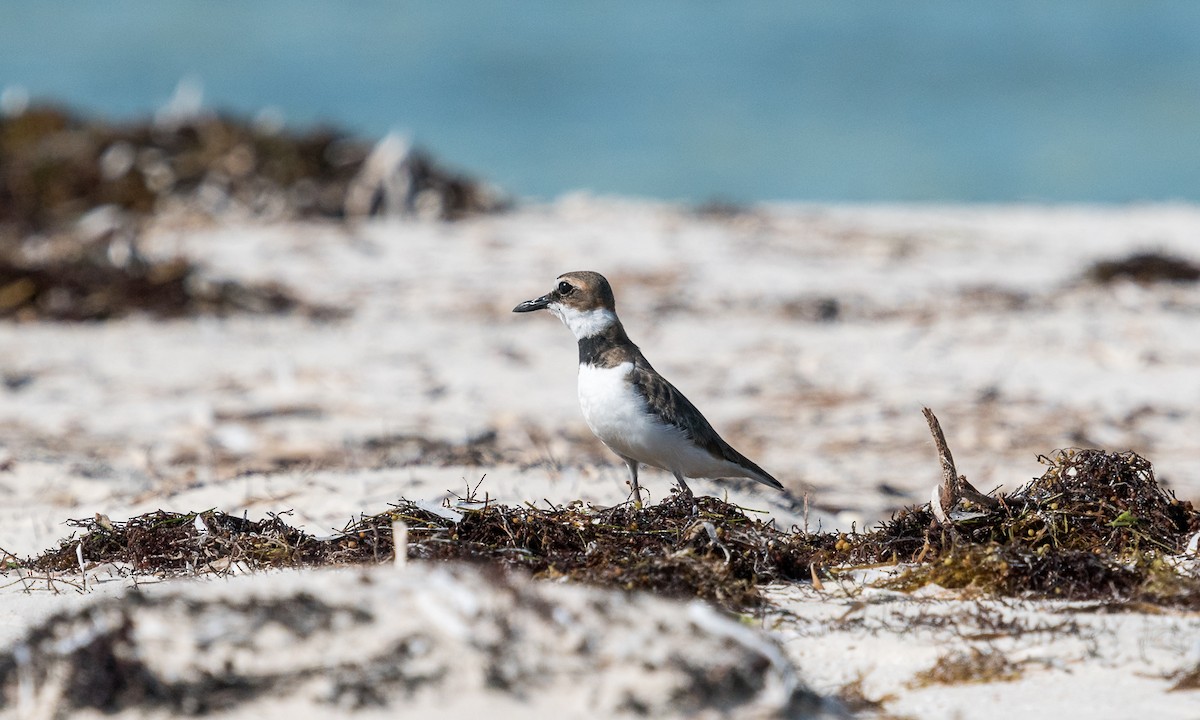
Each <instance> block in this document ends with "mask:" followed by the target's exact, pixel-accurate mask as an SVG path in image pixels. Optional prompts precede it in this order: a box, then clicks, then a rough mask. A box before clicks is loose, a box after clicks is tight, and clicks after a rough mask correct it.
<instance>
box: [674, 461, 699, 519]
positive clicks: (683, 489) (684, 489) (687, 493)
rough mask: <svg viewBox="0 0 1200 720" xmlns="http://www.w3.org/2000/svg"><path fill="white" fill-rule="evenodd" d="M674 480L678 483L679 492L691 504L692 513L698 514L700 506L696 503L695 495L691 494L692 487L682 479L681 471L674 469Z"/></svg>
mask: <svg viewBox="0 0 1200 720" xmlns="http://www.w3.org/2000/svg"><path fill="white" fill-rule="evenodd" d="M675 482H677V483H679V492H680V493H681V494H682V495H683V496H684V497H685V498H687V500H688V502H690V503H691V504H692V514H693V515H698V514H700V506H699V505H697V504H696V496H695V495H693V494H692V489H691V488H690V487H688V484H687V482H686V481H685V480H684V479H683V473H681V472H679V471H675Z"/></svg>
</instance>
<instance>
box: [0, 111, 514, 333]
mask: <svg viewBox="0 0 1200 720" xmlns="http://www.w3.org/2000/svg"><path fill="white" fill-rule="evenodd" d="M507 205H508V201H507V200H505V199H503V198H502V197H501V196H500V195H499V194H498V193H496V192H495V191H493V190H491V189H490V188H488V187H486V186H485V185H484V184H482V183H480V182H478V181H476V180H474V179H472V178H470V177H467V176H465V175H462V174H460V173H456V172H452V171H449V170H446V169H444V168H443V167H441V166H440V165H439V164H437V163H436V162H434V161H433V159H432V158H431V157H430V156H429V155H428V154H427V153H425V152H423V151H421V150H417V149H412V148H409V147H408V146H407V145H406V144H404V143H398V142H397V141H396V140H395V139H392V138H389V139H385V140H384V141H381V142H380V143H378V144H375V145H374V146H373V145H372V144H371V143H369V142H365V141H363V140H361V139H357V138H354V137H351V136H349V135H346V134H344V133H342V132H339V131H337V130H333V129H329V128H315V129H311V130H301V131H294V130H289V129H287V128H283V127H279V126H277V125H272V124H270V123H264V122H252V121H246V120H243V119H239V118H236V117H232V116H226V115H220V114H216V113H207V112H196V113H194V114H190V115H186V116H166V115H164V116H162V117H158V118H155V119H148V120H141V121H137V122H128V123H110V122H106V121H102V120H98V119H93V118H86V117H83V116H80V115H77V114H74V113H72V112H70V111H68V110H65V109H62V108H59V107H54V106H35V107H31V108H28V109H24V110H22V111H21V112H17V113H12V114H7V115H5V114H0V319H4V318H11V319H17V320H59V321H81V320H107V319H112V318H118V317H123V316H126V315H129V314H131V313H134V312H145V313H148V314H151V315H153V316H156V317H160V318H174V317H181V316H190V315H222V316H223V315H229V314H232V313H258V314H266V313H270V314H279V313H288V312H299V313H302V314H305V315H308V316H310V317H314V318H316V319H330V318H335V317H337V316H339V315H341V314H343V313H342V311H340V310H337V309H334V308H327V307H320V306H315V305H312V304H309V303H306V302H304V301H302V300H301V299H299V298H298V297H296V296H295V294H294V293H292V292H291V291H289V290H288V289H287V288H284V287H282V286H279V285H275V284H258V285H252V284H244V283H239V282H235V281H231V280H213V279H208V278H206V277H205V276H204V275H203V273H202V272H201V269H200V268H199V266H198V265H197V264H196V263H193V262H191V261H190V260H187V259H184V258H167V259H158V258H151V257H148V256H146V255H144V254H142V253H141V252H140V251H139V237H140V236H141V235H142V233H143V231H144V229H145V227H146V226H147V225H148V224H149V222H151V219H152V218H154V217H162V216H166V217H175V218H182V219H185V220H186V221H189V222H190V221H194V220H196V219H200V220H203V219H206V218H215V217H221V216H235V217H239V218H245V217H250V218H260V219H266V220H287V219H312V218H323V219H330V220H342V219H346V218H348V217H359V216H368V215H377V214H383V213H390V212H395V213H401V214H418V215H421V216H423V217H436V218H439V219H443V220H455V219H459V218H463V217H467V216H469V215H474V214H478V213H488V212H497V211H500V210H503V209H504V208H505V207H507Z"/></svg>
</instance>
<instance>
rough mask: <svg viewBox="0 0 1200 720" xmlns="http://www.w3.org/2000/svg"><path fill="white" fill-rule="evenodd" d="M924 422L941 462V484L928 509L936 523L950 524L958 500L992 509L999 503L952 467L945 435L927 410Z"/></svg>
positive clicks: (952, 457)
mask: <svg viewBox="0 0 1200 720" xmlns="http://www.w3.org/2000/svg"><path fill="white" fill-rule="evenodd" d="M921 411H922V412H923V413H924V414H925V422H927V423H929V432H930V433H932V434H933V444H934V445H935V446H937V452H938V459H940V460H941V462H942V483H941V484H940V485H938V486H937V487H936V488H934V490H933V497H932V498H930V501H929V505H930V509H932V510H933V515H934V517H936V518H937V520H938V522H940V523H941V524H943V525H946V524H948V523H949V522H950V520H949V518H950V512H951V511H952V510H953V509H954V506H955V505H957V504H958V501H959V500H964V499H965V500H970V501H971V502H973V503H976V504H977V505H982V506H983V507H986V508H994V507H998V506H999V505H1000V502H999V501H998V500H996V498H994V497H989V496H988V495H984V494H983V493H981V492H979V491H978V490H976V489H975V486H974V485H972V484H971V483H969V482H967V478H966V476H965V475H959V474H958V470H957V469H956V468H955V467H954V456H953V455H951V454H950V446H949V445H947V444H946V435H945V434H944V433H943V432H942V424H941V423H939V422H938V419H937V416H936V415H934V414H933V411H932V410H930V409H929V408H922V410H921Z"/></svg>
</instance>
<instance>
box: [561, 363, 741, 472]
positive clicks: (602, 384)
mask: <svg viewBox="0 0 1200 720" xmlns="http://www.w3.org/2000/svg"><path fill="white" fill-rule="evenodd" d="M632 369H633V365H632V364H631V363H623V364H621V365H618V366H616V367H612V368H599V367H594V366H591V365H580V366H579V406H580V408H582V409H583V418H584V420H585V421H587V424H588V427H589V428H591V429H592V432H593V433H595V435H596V437H598V438H600V440H601V441H602V442H603V443H604V444H605V445H607V446H608V447H609V448H610V449H611V450H612V451H613V452H615V453H617V454H618V455H622V456H624V457H627V458H632V459H634V460H636V461H638V462H640V463H644V464H646V465H651V466H653V467H658V468H662V469H664V470H669V471H671V472H679V473H681V474H683V475H684V476H686V477H709V478H716V477H736V476H744V475H745V471H743V470H741V468H738V467H737V466H735V465H733V464H732V463H729V462H726V461H725V460H721V459H719V458H715V457H713V456H712V455H711V454H710V453H709V452H708V451H706V450H704V449H703V448H700V447H698V446H696V445H695V444H694V443H693V442H692V441H691V440H690V439H689V438H688V436H687V434H686V433H684V432H683V431H682V430H680V429H679V428H677V427H675V426H673V425H668V424H666V423H663V422H660V421H659V420H657V419H656V418H655V416H654V415H653V414H652V413H651V412H650V411H649V408H647V406H646V402H645V400H643V399H642V397H641V396H640V395H639V394H638V392H637V390H635V389H634V387H633V386H632V385H630V384H629V382H628V380H627V377H628V375H629V373H630V371H631V370H632Z"/></svg>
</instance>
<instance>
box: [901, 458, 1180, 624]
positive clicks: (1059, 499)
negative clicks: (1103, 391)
mask: <svg viewBox="0 0 1200 720" xmlns="http://www.w3.org/2000/svg"><path fill="white" fill-rule="evenodd" d="M1039 459H1040V460H1041V461H1042V462H1043V463H1044V464H1045V465H1047V470H1046V472H1045V473H1043V474H1042V476H1041V477H1039V478H1036V479H1034V480H1033V481H1032V482H1030V483H1029V484H1027V485H1025V486H1024V487H1022V488H1020V489H1018V490H1017V491H1016V492H1014V493H1012V494H1010V495H1006V496H1003V497H1001V498H999V503H998V506H997V507H996V508H995V509H993V510H990V511H988V512H978V513H971V514H970V515H969V516H967V517H965V518H962V519H959V520H957V521H955V522H953V523H952V524H951V525H950V526H949V527H945V528H943V529H942V530H941V531H940V532H939V531H926V532H925V533H924V542H923V544H922V545H921V550H920V551H919V554H918V556H913V557H912V558H911V559H914V560H915V559H917V558H918V557H919V558H920V560H922V561H923V562H918V563H915V564H914V565H912V566H911V567H909V568H908V569H906V570H905V571H904V572H903V573H901V574H900V575H898V576H897V577H895V578H893V579H892V580H890V581H888V584H889V585H890V586H891V587H894V588H897V589H903V590H912V589H915V588H917V587H920V586H922V585H926V584H937V585H941V586H943V587H948V588H959V589H963V588H965V589H972V590H977V591H981V592H985V593H995V594H1001V595H1010V596H1015V595H1023V596H1034V597H1058V598H1072V599H1101V598H1103V599H1131V600H1139V601H1147V602H1156V603H1165V604H1183V605H1187V606H1197V607H1200V576H1197V575H1196V574H1195V573H1194V572H1191V571H1189V570H1188V569H1187V568H1186V567H1185V566H1184V564H1183V563H1176V562H1174V561H1175V559H1176V558H1178V557H1180V555H1181V554H1182V553H1183V552H1184V550H1185V547H1186V545H1187V543H1188V540H1189V538H1191V537H1192V536H1193V535H1194V534H1195V533H1196V532H1197V531H1200V514H1198V513H1197V512H1196V511H1195V509H1194V508H1193V507H1192V505H1191V503H1190V502H1181V501H1179V500H1177V499H1176V498H1175V497H1174V496H1173V495H1172V494H1171V493H1170V492H1168V491H1166V490H1164V489H1163V488H1162V486H1160V485H1159V484H1158V482H1157V481H1156V480H1155V478H1154V471H1153V468H1152V466H1151V464H1150V462H1149V461H1147V460H1146V459H1145V458H1143V457H1141V456H1140V455H1138V454H1136V453H1133V452H1125V453H1110V452H1105V451H1103V450H1094V449H1088V450H1074V449H1070V450H1061V451H1059V452H1057V453H1055V454H1054V455H1053V456H1041V457H1040V458H1039ZM926 519H927V520H928V521H930V522H931V523H932V521H933V517H932V513H930V512H929V511H928V510H924V509H914V510H911V511H909V512H908V513H906V514H902V515H901V517H900V518H898V519H896V520H893V521H892V523H889V524H886V525H885V526H884V527H883V528H881V532H884V533H885V534H891V535H896V536H899V537H905V538H907V539H908V542H909V544H908V547H909V548H911V547H912V546H913V545H914V544H915V541H916V538H915V537H914V535H913V529H914V526H919V525H920V524H921V522H922V521H924V520H926Z"/></svg>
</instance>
